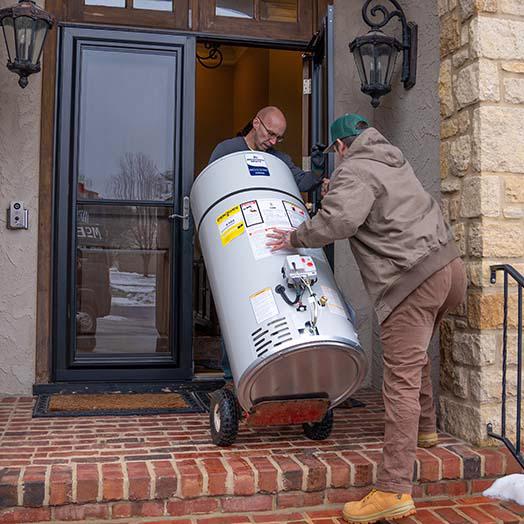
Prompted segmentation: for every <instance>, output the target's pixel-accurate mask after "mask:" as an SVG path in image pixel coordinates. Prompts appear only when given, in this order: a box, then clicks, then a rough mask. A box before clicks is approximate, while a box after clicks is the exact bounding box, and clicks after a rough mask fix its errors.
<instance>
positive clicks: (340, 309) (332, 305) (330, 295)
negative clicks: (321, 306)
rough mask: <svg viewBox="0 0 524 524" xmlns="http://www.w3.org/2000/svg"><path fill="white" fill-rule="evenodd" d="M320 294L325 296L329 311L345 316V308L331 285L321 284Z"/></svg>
mask: <svg viewBox="0 0 524 524" xmlns="http://www.w3.org/2000/svg"><path fill="white" fill-rule="evenodd" d="M321 289H322V294H323V295H324V296H325V297H326V298H327V304H326V305H327V307H328V309H329V311H330V312H331V313H334V314H335V315H339V316H341V317H345V318H347V316H348V315H347V312H346V308H345V307H344V304H342V302H341V301H340V298H339V296H338V293H337V291H336V290H335V289H333V288H331V287H326V286H321Z"/></svg>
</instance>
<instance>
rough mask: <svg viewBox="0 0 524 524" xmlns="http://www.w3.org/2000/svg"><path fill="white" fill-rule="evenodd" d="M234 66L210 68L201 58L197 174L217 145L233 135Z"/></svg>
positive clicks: (197, 94)
mask: <svg viewBox="0 0 524 524" xmlns="http://www.w3.org/2000/svg"><path fill="white" fill-rule="evenodd" d="M233 77H234V67H233V66H231V65H221V66H220V67H217V68H216V69H206V68H205V67H203V66H202V65H200V64H199V63H198V61H197V67H196V122H197V125H196V126H195V175H197V174H198V173H200V171H202V169H204V167H206V165H207V163H208V160H209V157H210V155H211V153H212V152H213V149H214V148H215V145H216V144H218V143H219V142H222V140H224V139H225V138H229V137H231V136H233V135H234V134H235V133H236V131H235V132H234V130H233V106H234V97H233V96H232V93H233Z"/></svg>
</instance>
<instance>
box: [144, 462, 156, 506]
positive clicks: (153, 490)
mask: <svg viewBox="0 0 524 524" xmlns="http://www.w3.org/2000/svg"><path fill="white" fill-rule="evenodd" d="M145 464H146V468H147V471H148V473H149V478H150V480H151V481H150V482H149V499H150V500H155V495H156V475H155V469H154V468H153V464H152V463H151V461H150V460H146V461H145Z"/></svg>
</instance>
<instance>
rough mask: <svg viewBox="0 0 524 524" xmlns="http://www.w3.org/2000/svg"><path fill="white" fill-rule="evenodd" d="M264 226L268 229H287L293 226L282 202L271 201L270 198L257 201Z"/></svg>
mask: <svg viewBox="0 0 524 524" xmlns="http://www.w3.org/2000/svg"><path fill="white" fill-rule="evenodd" d="M257 202H258V207H259V208H260V212H261V213H262V218H263V219H264V224H265V225H266V226H268V227H281V228H284V229H285V228H287V229H289V227H290V226H291V222H290V220H289V217H288V216H287V213H286V209H285V208H284V203H283V202H282V200H271V199H269V198H262V199H260V200H258V201H257Z"/></svg>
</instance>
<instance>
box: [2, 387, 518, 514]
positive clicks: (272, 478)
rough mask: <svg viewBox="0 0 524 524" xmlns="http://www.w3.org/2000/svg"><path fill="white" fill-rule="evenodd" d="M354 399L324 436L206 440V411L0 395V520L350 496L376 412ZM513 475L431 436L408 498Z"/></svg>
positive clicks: (244, 506)
mask: <svg viewBox="0 0 524 524" xmlns="http://www.w3.org/2000/svg"><path fill="white" fill-rule="evenodd" d="M356 398H358V399H359V400H362V401H363V402H365V403H366V407H365V408H355V409H336V410H335V424H334V431H333V434H332V436H331V437H330V438H329V439H327V440H325V441H310V440H307V439H306V438H305V437H304V436H303V435H302V434H301V431H300V428H297V427H285V428H268V429H258V430H254V429H251V428H249V427H247V426H242V428H241V431H240V433H239V437H238V440H237V442H236V443H235V445H234V446H233V447H231V448H217V447H215V446H214V445H212V444H211V443H210V438H209V427H208V420H207V415H201V414H185V415H153V416H141V417H78V418H49V419H32V418H31V407H32V404H33V399H31V398H28V399H24V398H19V399H10V398H8V399H0V427H4V431H3V433H0V522H37V521H38V520H42V521H45V520H47V521H49V520H51V521H59V520H64V521H66V520H75V519H76V520H82V519H83V518H98V519H107V518H110V517H114V518H131V517H137V518H140V517H156V516H158V517H161V516H184V515H197V514H208V513H214V512H224V513H229V514H234V513H238V512H246V511H274V510H284V509H291V508H301V507H304V506H317V505H325V504H339V503H342V502H346V501H348V500H350V499H357V498H360V497H361V496H363V495H365V494H366V493H367V492H368V491H369V486H371V485H372V484H373V482H374V480H375V479H376V475H377V465H378V462H379V459H380V452H381V448H382V438H383V433H382V431H383V429H382V428H383V409H382V405H381V402H380V395H379V394H378V393H376V392H373V391H361V392H359V393H358V395H357V396H356ZM519 471H520V467H519V466H518V464H517V463H516V461H515V460H514V459H513V458H512V457H511V455H509V453H507V452H506V450H505V449H503V448H496V449H495V448H489V449H473V448H471V447H470V446H468V445H466V444H465V443H464V442H461V441H459V440H457V439H455V438H453V437H451V436H449V435H446V434H442V435H440V444H439V446H437V447H435V448H431V449H429V450H424V449H419V450H418V453H417V463H416V467H415V471H414V480H415V486H414V496H415V498H417V499H419V500H420V499H428V498H429V499H431V498H434V497H455V496H466V495H474V494H478V493H480V492H482V491H483V490H484V489H485V488H486V487H488V486H489V485H491V483H492V482H493V479H494V478H496V477H498V476H502V475H505V474H509V473H515V472H519ZM24 512H28V513H27V514H28V515H33V517H31V519H30V520H23V519H24V518H25V517H23V516H22V515H24ZM31 512H34V514H33V513H31ZM37 517H38V518H37ZM17 519H18V520H17ZM20 519H22V520H20Z"/></svg>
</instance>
